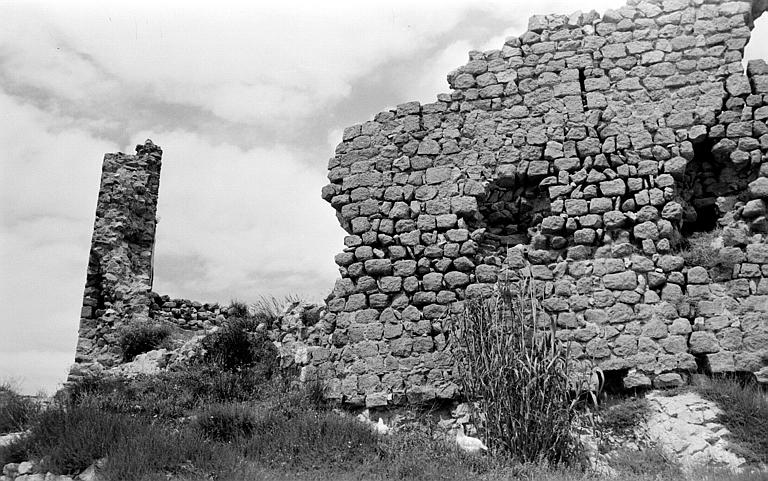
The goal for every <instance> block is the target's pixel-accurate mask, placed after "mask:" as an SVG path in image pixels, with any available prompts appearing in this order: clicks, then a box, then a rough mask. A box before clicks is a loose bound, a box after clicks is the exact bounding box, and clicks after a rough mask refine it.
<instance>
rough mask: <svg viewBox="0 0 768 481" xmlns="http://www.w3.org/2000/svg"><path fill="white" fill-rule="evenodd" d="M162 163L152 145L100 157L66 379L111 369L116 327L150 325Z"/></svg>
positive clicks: (116, 355)
mask: <svg viewBox="0 0 768 481" xmlns="http://www.w3.org/2000/svg"><path fill="white" fill-rule="evenodd" d="M161 157H162V150H161V149H160V148H159V147H158V146H156V145H154V144H153V143H152V141H151V140H147V141H146V142H145V143H144V145H137V146H136V155H127V154H123V153H117V154H106V155H105V156H104V163H103V165H102V172H101V187H100V190H99V198H98V201H97V204H96V220H95V223H94V228H93V237H92V240H91V252H90V256H89V260H88V272H87V275H86V282H85V295H84V296H83V308H82V312H81V316H80V330H79V333H78V342H77V352H76V354H75V366H74V367H73V368H72V370H71V372H70V378H73V377H77V376H79V375H81V374H83V373H84V372H87V371H88V369H89V368H90V367H92V366H93V365H96V364H98V365H101V366H105V367H109V366H112V365H113V364H115V363H116V362H117V361H118V360H119V359H120V358H121V353H120V350H119V348H118V347H117V346H116V345H115V340H116V336H117V334H118V330H119V329H120V327H121V326H123V325H126V324H129V323H136V322H142V321H147V320H148V319H149V316H150V305H151V296H150V290H151V287H152V285H151V282H152V281H151V279H152V251H153V246H154V242H155V227H156V220H155V213H156V211H157V195H158V190H159V187H160V164H161Z"/></svg>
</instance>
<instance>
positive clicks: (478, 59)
mask: <svg viewBox="0 0 768 481" xmlns="http://www.w3.org/2000/svg"><path fill="white" fill-rule="evenodd" d="M765 9H766V2H765V1H764V0H755V1H751V2H750V1H735V2H715V1H709V0H664V1H658V0H655V1H637V0H630V1H629V2H628V4H627V5H626V6H624V7H622V8H620V9H618V10H614V11H608V12H606V13H605V14H604V15H603V16H602V17H601V16H600V15H598V14H597V13H595V12H590V13H586V14H584V13H580V12H579V13H575V14H573V15H570V16H564V15H547V16H534V17H532V18H531V20H530V22H529V29H528V31H527V32H525V33H524V34H522V35H521V36H520V37H513V38H509V39H507V41H506V42H505V44H504V45H503V46H502V47H501V49H499V50H492V51H487V52H477V51H473V52H470V55H469V62H468V63H467V64H466V65H464V66H462V67H460V68H459V69H457V70H456V71H454V72H451V73H450V74H449V75H448V82H449V84H450V86H451V88H452V91H451V93H448V94H440V95H438V96H437V101H436V102H433V103H429V104H419V103H418V102H409V103H405V104H402V105H399V106H397V108H396V109H393V110H389V111H385V112H381V113H379V114H377V115H376V116H375V117H374V119H373V120H370V121H367V122H364V123H362V124H359V125H354V126H352V127H349V128H347V129H345V130H344V133H343V139H342V143H341V144H339V146H338V147H337V149H336V155H335V156H334V157H333V158H332V159H331V160H330V161H329V174H328V178H329V180H330V183H329V184H328V185H327V186H325V187H324V188H323V190H322V197H323V199H325V200H326V201H328V202H330V204H331V205H332V206H333V208H334V209H336V211H337V217H338V219H339V221H340V223H341V225H342V227H343V228H344V229H345V230H346V231H347V232H348V233H349V235H348V236H347V237H346V238H345V246H346V247H345V249H344V251H343V252H342V253H340V254H339V255H337V256H336V263H337V264H338V265H339V269H340V272H341V278H340V279H339V280H338V281H337V282H336V285H335V287H334V290H333V293H332V295H331V296H330V298H329V299H328V303H327V304H328V311H329V313H328V314H327V315H326V316H325V317H324V318H323V320H322V321H321V323H320V325H319V328H321V329H323V330H324V332H325V333H327V334H328V335H329V341H328V342H327V343H325V344H321V345H318V346H316V347H315V348H313V349H314V351H312V352H317V353H318V354H317V357H316V358H314V357H313V355H312V354H311V353H310V355H309V357H308V360H307V362H308V363H309V365H308V366H306V367H305V368H304V377H305V378H314V377H317V378H320V379H322V380H324V381H325V382H326V383H327V385H328V387H329V393H330V395H331V396H333V397H337V398H341V399H343V400H344V401H345V402H347V403H351V404H363V403H364V404H366V405H368V406H380V405H386V404H398V403H401V402H407V401H411V402H420V401H424V400H430V399H435V398H453V397H455V396H456V395H457V385H456V383H455V380H454V379H455V378H454V376H455V366H454V361H453V359H452V356H451V355H450V352H449V349H448V348H447V337H446V332H445V331H446V320H447V319H448V317H449V316H450V315H451V313H459V312H461V309H462V302H461V301H462V300H463V299H465V298H466V297H468V296H471V295H488V294H490V293H491V292H492V291H493V288H494V283H495V282H496V281H497V279H498V278H499V276H500V275H502V276H503V275H506V274H505V273H506V272H507V271H508V270H509V269H515V270H520V269H522V270H523V271H525V272H528V273H529V274H530V275H531V276H532V277H533V278H535V279H536V280H538V281H539V284H540V287H541V289H542V290H543V294H544V297H545V301H544V307H545V309H546V312H547V314H548V315H549V316H551V317H552V318H554V320H555V322H556V323H557V325H558V326H559V327H560V328H561V331H560V335H561V336H562V337H563V338H564V339H567V340H570V341H572V350H573V351H574V352H575V355H576V356H577V357H579V358H584V359H593V360H594V361H595V362H596V363H597V364H598V365H600V366H601V367H602V368H603V369H606V370H613V371H617V372H619V373H620V374H621V376H622V377H623V381H624V385H625V386H626V387H627V388H632V387H641V386H650V385H655V386H658V387H663V386H669V385H676V384H680V383H682V382H684V381H685V379H686V376H687V373H690V372H692V371H695V370H697V369H708V370H711V371H713V372H723V371H747V372H756V373H759V376H760V377H761V379H765V380H768V369H766V366H767V365H768V243H767V242H768V238H767V237H766V233H768V220H766V199H768V156H767V153H768V123H767V121H768V65H766V63H765V62H763V61H751V62H749V66H748V68H747V72H746V74H745V73H744V71H743V66H742V54H743V49H744V46H745V45H746V43H747V41H748V40H749V37H750V30H751V28H752V27H753V21H754V19H755V18H756V17H757V16H759V15H760V14H761V13H763V11H764V10H765ZM716 227H719V228H722V233H721V235H717V236H713V237H716V242H717V244H716V245H715V246H714V247H713V249H714V255H715V257H716V262H715V265H714V266H712V267H710V268H704V267H701V266H686V265H685V263H684V260H683V258H682V257H681V256H680V255H677V251H678V249H680V248H681V247H684V246H685V244H686V241H687V239H688V238H690V237H691V235H692V234H693V233H695V232H699V231H708V230H712V229H714V228H716ZM718 233H719V231H718Z"/></svg>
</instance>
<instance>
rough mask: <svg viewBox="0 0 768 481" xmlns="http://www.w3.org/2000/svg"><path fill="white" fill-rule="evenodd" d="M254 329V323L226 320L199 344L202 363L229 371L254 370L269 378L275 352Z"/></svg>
mask: <svg viewBox="0 0 768 481" xmlns="http://www.w3.org/2000/svg"><path fill="white" fill-rule="evenodd" d="M257 327H258V324H257V321H256V320H254V319H247V318H246V319H244V318H233V319H229V320H228V321H227V322H226V323H225V324H224V325H223V326H222V327H221V328H220V329H219V330H218V331H216V332H213V333H211V334H208V335H207V336H205V337H204V338H203V339H202V340H201V341H200V345H201V347H202V349H203V361H204V362H205V363H208V364H211V365H214V366H216V367H219V368H221V369H225V370H229V371H238V370H243V369H256V370H258V371H260V372H261V373H262V374H263V375H264V376H265V378H267V379H268V378H270V377H271V376H272V374H273V372H274V371H275V369H276V368H277V365H278V362H277V354H278V352H277V348H276V347H275V345H274V344H273V343H272V341H271V340H270V339H269V338H268V337H267V335H266V333H265V332H264V331H263V330H257Z"/></svg>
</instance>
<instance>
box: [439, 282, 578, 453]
mask: <svg viewBox="0 0 768 481" xmlns="http://www.w3.org/2000/svg"><path fill="white" fill-rule="evenodd" d="M539 312H540V307H539V305H538V301H537V299H536V296H535V290H534V284H533V280H532V279H530V278H526V277H524V278H521V279H519V280H517V281H514V282H508V283H506V284H503V285H499V289H498V293H497V295H496V296H495V297H494V298H492V299H488V300H483V299H476V298H475V299H468V300H466V301H465V310H464V314H463V316H457V317H456V322H455V323H454V326H453V342H454V343H455V349H454V353H455V355H456V357H457V361H458V364H459V378H460V381H461V384H462V387H463V389H464V395H465V396H466V397H467V398H468V399H469V400H477V401H478V402H479V405H480V408H479V409H480V413H481V416H480V417H481V418H484V424H485V433H486V438H487V440H488V441H489V446H491V447H492V448H493V447H496V448H497V449H499V450H500V451H502V452H506V453H507V454H510V455H512V456H513V457H514V458H516V459H518V460H519V461H522V462H535V461H539V460H541V459H546V460H548V461H550V462H552V463H560V462H564V461H573V460H576V459H579V458H580V457H581V451H582V450H581V448H580V445H579V443H578V440H577V438H576V437H575V436H574V435H573V434H572V431H571V421H572V419H573V414H574V412H573V408H572V406H571V400H570V397H569V382H568V379H569V377H568V354H567V351H566V348H565V347H564V346H563V345H562V344H561V343H560V342H559V341H557V339H556V337H555V326H554V322H552V323H551V325H550V330H548V331H547V330H544V329H542V327H541V326H540V325H539V324H540V319H539V317H538V316H539Z"/></svg>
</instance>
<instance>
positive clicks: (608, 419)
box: [600, 397, 648, 435]
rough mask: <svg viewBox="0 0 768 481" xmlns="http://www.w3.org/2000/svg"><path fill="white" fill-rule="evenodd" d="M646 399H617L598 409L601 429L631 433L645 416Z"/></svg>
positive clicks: (618, 432)
mask: <svg viewBox="0 0 768 481" xmlns="http://www.w3.org/2000/svg"><path fill="white" fill-rule="evenodd" d="M647 411H648V401H647V400H646V399H645V398H643V397H637V398H629V399H623V398H622V399H619V400H617V401H614V402H609V403H607V404H605V405H603V406H602V407H601V409H600V425H601V427H602V429H604V430H608V431H610V432H612V433H615V434H622V435H627V434H632V433H633V432H634V431H635V430H636V429H637V428H638V427H640V426H641V425H642V423H643V422H644V421H645V420H646V418H647Z"/></svg>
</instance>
